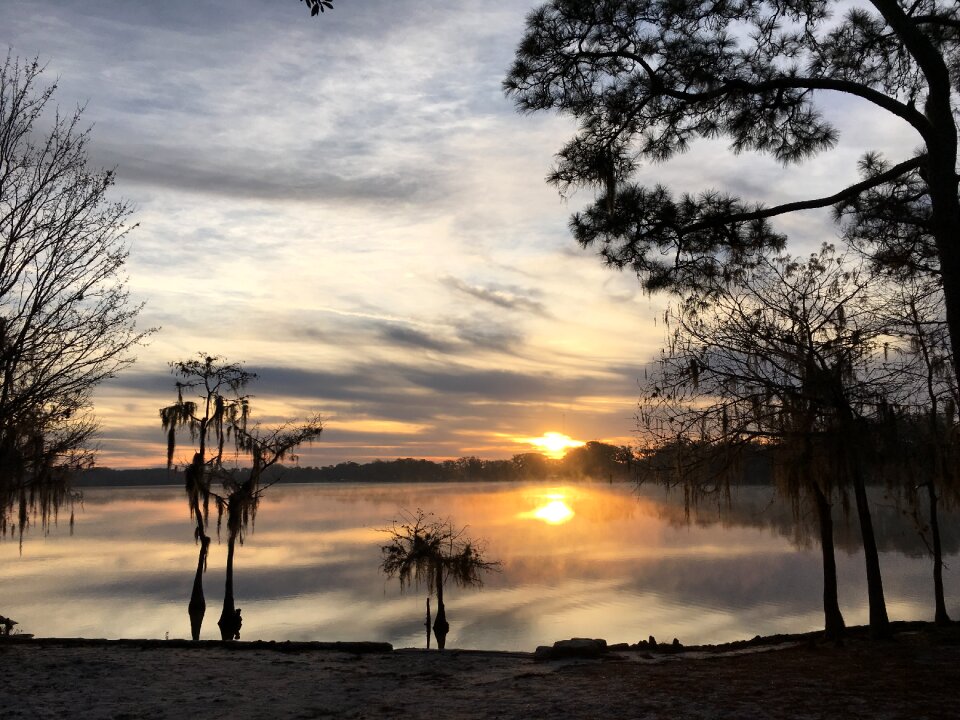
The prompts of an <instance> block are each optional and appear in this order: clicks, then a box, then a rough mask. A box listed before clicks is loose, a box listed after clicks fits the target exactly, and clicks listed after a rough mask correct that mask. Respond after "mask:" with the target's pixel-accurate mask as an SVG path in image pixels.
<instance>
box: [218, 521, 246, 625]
mask: <svg viewBox="0 0 960 720" xmlns="http://www.w3.org/2000/svg"><path fill="white" fill-rule="evenodd" d="M236 544H237V538H236V536H234V535H231V536H230V539H229V540H228V541H227V583H226V587H225V588H224V591H223V611H222V612H221V613H220V620H219V621H218V622H217V625H219V626H220V639H221V640H234V639H236V640H239V639H240V625H241V620H240V611H239V610H237V609H236V608H235V606H234V603H233V554H234V550H235V549H236Z"/></svg>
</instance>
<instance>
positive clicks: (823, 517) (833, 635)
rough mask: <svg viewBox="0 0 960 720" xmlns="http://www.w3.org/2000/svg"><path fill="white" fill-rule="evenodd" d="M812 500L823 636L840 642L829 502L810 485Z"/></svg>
mask: <svg viewBox="0 0 960 720" xmlns="http://www.w3.org/2000/svg"><path fill="white" fill-rule="evenodd" d="M810 485H811V487H812V489H813V499H814V503H815V505H816V507H817V520H818V521H819V522H818V524H819V525H820V551H821V553H822V554H823V618H824V634H825V635H826V637H827V639H828V640H835V641H837V642H840V641H841V640H842V639H843V636H844V634H845V632H846V625H845V624H844V622H843V613H841V612H840V602H839V600H838V599H837V561H836V558H835V557H834V552H833V551H834V545H833V516H832V514H831V509H830V502H829V500H828V499H827V496H826V495H824V493H823V491H822V490H821V489H820V486H819V485H818V484H817V483H815V482H813V483H810Z"/></svg>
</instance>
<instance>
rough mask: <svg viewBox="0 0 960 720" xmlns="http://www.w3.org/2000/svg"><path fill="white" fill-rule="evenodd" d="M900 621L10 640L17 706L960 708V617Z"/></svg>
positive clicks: (316, 710)
mask: <svg viewBox="0 0 960 720" xmlns="http://www.w3.org/2000/svg"><path fill="white" fill-rule="evenodd" d="M894 627H895V632H896V634H895V635H894V636H893V638H892V639H889V640H870V639H869V637H868V632H867V630H866V628H851V629H850V630H851V632H850V635H849V637H848V638H847V640H845V642H844V643H843V645H841V646H837V645H836V644H834V643H831V642H826V641H824V640H823V639H822V633H804V634H800V635H773V636H768V637H766V638H754V639H753V640H741V641H738V642H735V643H726V644H723V645H713V646H690V647H687V648H684V649H683V650H682V651H670V652H651V651H649V650H648V651H638V650H626V651H623V650H610V651H609V652H607V653H605V654H603V655H601V656H599V657H596V658H593V659H582V658H564V659H557V660H548V661H545V662H538V661H536V660H535V659H534V656H533V653H529V652H504V651H483V650H455V649H448V650H445V651H442V652H441V651H437V650H429V651H428V650H423V649H413V648H409V649H397V650H385V649H380V650H377V648H382V647H383V645H385V644H380V643H359V644H351V643H341V644H337V643H277V642H258V641H254V642H249V641H239V642H232V643H223V642H220V641H199V642H197V643H193V642H192V641H181V640H97V639H85V638H33V639H29V640H13V641H9V642H8V641H4V640H0V663H2V665H3V667H4V693H3V700H2V708H3V714H4V718H5V719H7V718H9V719H10V720H21V719H22V720H27V718H31V719H33V718H61V717H67V718H73V717H76V718H81V717H82V718H85V719H86V718H90V719H92V720H98V719H100V718H103V719H107V718H110V719H112V720H119V719H121V718H125V719H129V718H164V719H165V718H170V719H171V720H172V719H173V718H182V717H185V716H187V715H190V716H196V717H223V718H232V719H234V718H235V719H241V720H245V719H247V718H251V719H252V718H398V717H403V718H412V719H414V720H416V719H417V718H423V719H424V720H426V719H428V718H429V719H431V720H436V719H437V718H456V719H460V718H463V719H465V720H472V719H477V720H479V719H481V718H484V719H486V718H491V719H492V718H500V719H501V720H502V719H505V718H523V719H524V720H528V719H529V718H535V717H551V716H555V717H571V718H580V717H582V718H600V717H630V718H644V719H645V718H651V719H652V718H663V717H680V718H702V719H704V720H706V719H707V718H737V719H738V720H758V719H760V718H786V719H788V720H792V719H793V718H796V719H797V720H800V718H811V717H827V718H832V717H845V718H846V717H850V718H872V719H874V718H875V719H878V720H893V719H897V720H899V719H900V718H904V719H906V718H911V719H912V718H922V717H927V718H947V717H958V716H960V711H958V710H957V709H956V708H955V700H956V698H955V694H956V691H955V689H954V688H956V687H960V624H957V623H953V624H951V625H950V626H947V627H937V626H934V625H933V624H932V623H926V622H917V623H896V624H895V626H894ZM818 636H820V637H818ZM14 637H16V636H14Z"/></svg>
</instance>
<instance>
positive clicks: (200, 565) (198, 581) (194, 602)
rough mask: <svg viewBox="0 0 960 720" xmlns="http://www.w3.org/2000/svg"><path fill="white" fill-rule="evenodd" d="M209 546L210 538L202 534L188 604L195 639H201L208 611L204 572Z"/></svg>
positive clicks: (191, 632)
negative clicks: (201, 630)
mask: <svg viewBox="0 0 960 720" xmlns="http://www.w3.org/2000/svg"><path fill="white" fill-rule="evenodd" d="M209 548H210V538H208V537H207V536H206V535H201V536H200V556H199V557H198V558H197V574H196V575H195V576H194V578H193V592H191V593H190V604H189V605H187V614H188V615H189V616H190V635H191V637H193V639H194V640H199V639H200V627H201V626H202V625H203V616H204V615H205V614H206V612H207V601H206V600H205V599H204V597H203V573H204V572H206V570H207V552H208V550H209Z"/></svg>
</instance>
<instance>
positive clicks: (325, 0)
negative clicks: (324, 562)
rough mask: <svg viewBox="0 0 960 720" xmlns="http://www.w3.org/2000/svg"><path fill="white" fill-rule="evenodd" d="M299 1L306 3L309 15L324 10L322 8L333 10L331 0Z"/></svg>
mask: <svg viewBox="0 0 960 720" xmlns="http://www.w3.org/2000/svg"><path fill="white" fill-rule="evenodd" d="M300 2H303V3H306V4H307V7H308V8H310V16H311V17H313V16H315V15H317V14H319V13H322V12H324V10H333V0H300Z"/></svg>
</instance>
